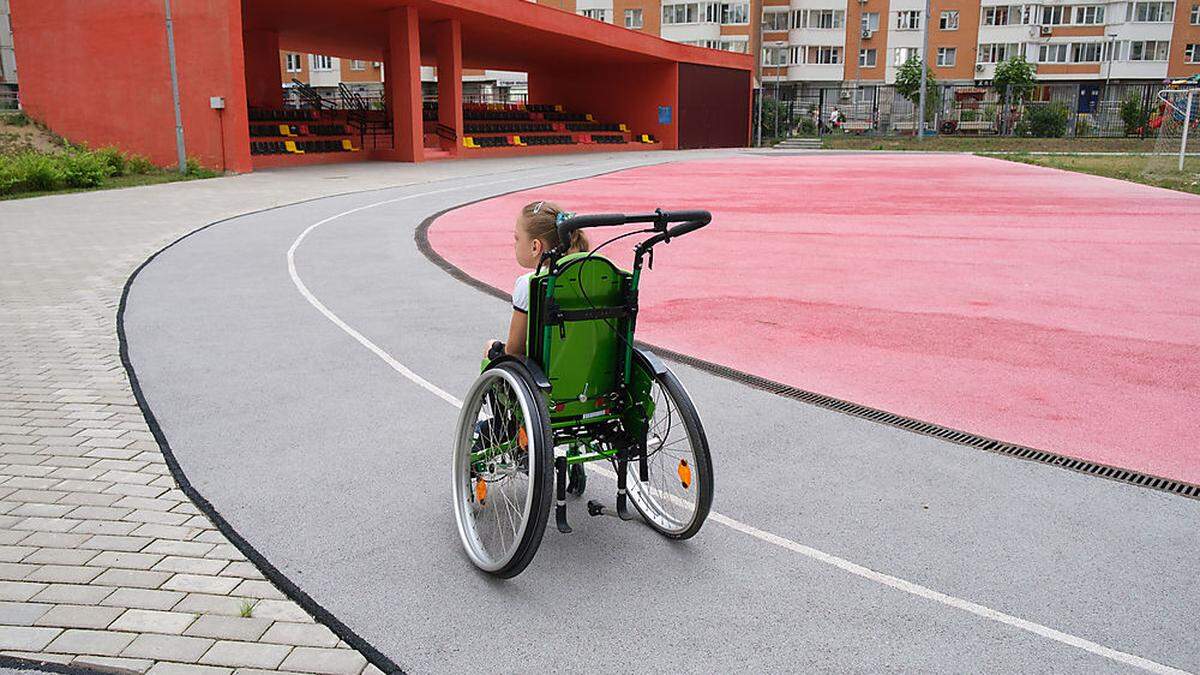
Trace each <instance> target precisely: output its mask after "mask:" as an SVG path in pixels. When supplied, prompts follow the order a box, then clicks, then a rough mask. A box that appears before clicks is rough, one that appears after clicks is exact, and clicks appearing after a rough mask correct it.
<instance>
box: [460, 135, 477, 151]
mask: <svg viewBox="0 0 1200 675" xmlns="http://www.w3.org/2000/svg"><path fill="white" fill-rule="evenodd" d="M463 147H467V148H478V147H479V146H478V145H475V138H474V137H473V136H463Z"/></svg>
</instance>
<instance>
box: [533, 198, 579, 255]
mask: <svg viewBox="0 0 1200 675" xmlns="http://www.w3.org/2000/svg"><path fill="white" fill-rule="evenodd" d="M559 214H567V212H566V211H565V210H563V208H562V207H561V206H559V205H558V204H555V203H554V202H548V201H539V202H530V203H528V204H526V205H525V208H523V209H521V227H524V228H525V232H526V233H527V234H528V235H529V237H530V238H531V239H540V240H541V242H542V243H543V244H545V245H546V248H547V249H552V248H555V247H557V246H558V245H559V244H560V243H561V242H559V240H558V220H559ZM567 215H570V214H567ZM563 217H567V216H566V215H564V216H563ZM586 250H588V240H587V237H586V236H585V235H584V234H583V231H582V230H575V231H574V232H572V233H571V241H570V242H569V243H568V245H567V253H580V252H583V251H586Z"/></svg>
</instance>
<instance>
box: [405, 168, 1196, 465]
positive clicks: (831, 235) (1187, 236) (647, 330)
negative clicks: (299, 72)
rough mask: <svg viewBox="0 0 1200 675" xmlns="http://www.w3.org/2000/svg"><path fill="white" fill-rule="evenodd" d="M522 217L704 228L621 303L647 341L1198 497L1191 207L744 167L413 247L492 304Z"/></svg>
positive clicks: (476, 208) (643, 178)
mask: <svg viewBox="0 0 1200 675" xmlns="http://www.w3.org/2000/svg"><path fill="white" fill-rule="evenodd" d="M536 199H553V200H556V201H558V202H560V203H561V204H562V205H563V206H564V207H566V208H568V209H569V210H573V211H578V212H581V213H587V212H602V213H607V212H633V211H646V210H652V209H653V208H654V207H655V206H662V207H664V208H680V209H682V208H706V209H711V210H712V211H713V215H714V221H713V225H712V226H711V227H709V228H708V229H706V230H704V231H702V232H701V233H699V234H696V235H692V236H690V237H687V238H685V239H682V240H678V241H677V242H675V243H672V244H671V246H670V247H669V248H668V247H663V250H662V251H660V252H659V256H658V261H657V262H658V264H657V267H656V270H655V273H653V274H649V275H648V276H647V277H646V280H645V282H644V283H643V285H642V287H643V291H642V303H643V306H645V307H648V308H649V309H648V311H644V312H643V313H642V314H641V316H640V318H639V336H640V337H641V339H643V340H646V341H648V342H650V343H652V344H656V345H660V346H663V347H667V348H669V349H672V350H675V351H678V352H682V353H685V354H690V355H692V356H696V357H699V358H701V359H705V360H708V361H712V362H716V363H720V364H723V365H727V366H731V367H733V368H735V369H738V370H742V371H745V372H750V373H753V374H755V375H759V376H762V377H766V378H768V379H772V380H775V381H782V382H784V383H786V384H790V385H793V386H797V387H801V388H804V389H808V390H810V391H816V392H818V393H822V394H827V395H830V396H834V397H837V398H841V399H846V400H850V401H854V402H856V403H862V404H865V405H869V406H871V407H874V408H881V409H884V410H887V411H890V412H894V413H898V414H901V415H905V416H908V417H915V418H918V419H922V420H926V421H931V422H936V423H939V424H943V425H946V426H950V427H954V428H957V429H962V430H965V431H971V432H974V433H978V434H981V435H984V436H990V437H993V438H998V439H1000V440H1004V441H1008V442H1013V443H1018V444H1022V445H1028V446H1032V447H1035V448H1040V449H1044V450H1050V451H1053V452H1057V453H1060V454H1064V455H1068V456H1072V457H1079V458H1083V459H1089V460H1093V461H1097V462H1100V463H1103V464H1109V465H1114V466H1119V467H1122V468H1130V469H1135V470H1139V471H1144V472H1147V473H1150V474H1154V475H1159V476H1165V477H1169V478H1177V479H1182V480H1185V481H1188V482H1191V483H1197V484H1200V416H1198V415H1197V414H1196V413H1197V411H1198V410H1200V197H1197V196H1193V195H1187V194H1183V193H1178V192H1172V191H1168V190H1163V189H1158V188H1152V187H1146V186H1142V185H1137V184H1134V183H1127V182H1123V181H1117V180H1111V179H1107V178H1098V177H1094V176H1087V175H1084V174H1078V173H1067V172H1062V171H1056V170H1053V169H1045V168H1040V167H1034V166H1028V165H1024V164H1017V163H1012V162H1006V161H1001V160H993V159H985V158H979V157H972V156H966V155H956V156H920V155H871V156H862V155H840V156H822V157H813V156H791V157H753V158H752V157H745V158H742V159H736V160H721V161H702V162H687V163H676V164H670V165H667V166H653V167H646V168H640V169H634V170H631V171H625V172H621V173H616V174H610V175H605V176H600V177H596V178H590V179H587V180H581V181H575V182H572V183H568V184H565V185H555V186H552V187H548V188H544V189H534V190H529V191H525V192H519V193H516V194H510V195H506V196H503V197H499V198H496V199H492V200H488V201H484V202H481V203H478V204H473V205H470V206H466V207H464V208H461V209H458V210H455V211H452V212H450V213H448V214H447V215H445V216H443V217H441V218H440V219H438V220H437V222H436V223H435V224H434V225H433V227H432V228H431V229H430V233H429V236H430V242H431V243H432V244H433V246H434V248H436V249H437V250H438V251H439V253H441V254H442V255H443V256H445V257H446V258H447V259H449V260H450V261H451V262H452V263H454V264H455V265H457V266H459V267H460V268H462V269H464V270H465V271H467V272H468V273H469V274H471V275H472V276H475V277H477V278H479V279H482V280H484V281H486V282H488V283H489V284H491V285H493V286H496V287H498V288H501V289H511V288H512V279H514V278H515V277H516V276H517V275H518V274H520V272H521V270H519V269H518V268H517V267H516V265H515V263H514V262H513V256H512V253H511V249H512V239H511V236H512V235H511V227H512V221H513V215H514V214H515V213H517V211H518V210H519V209H520V207H521V205H523V204H525V203H527V202H529V201H532V200H536ZM590 236H592V238H593V239H594V240H595V241H596V243H598V242H599V241H602V240H603V239H605V238H607V237H608V236H609V235H605V234H603V233H602V232H599V231H595V232H593V233H592V234H591V235H590ZM629 248H630V247H629V246H628V245H625V244H624V243H623V242H618V243H617V244H615V245H614V246H613V248H612V253H613V254H614V255H615V257H616V258H618V259H620V260H622V261H628V259H629V256H628V255H627V251H628V249H629ZM605 252H606V253H608V250H606V251H605Z"/></svg>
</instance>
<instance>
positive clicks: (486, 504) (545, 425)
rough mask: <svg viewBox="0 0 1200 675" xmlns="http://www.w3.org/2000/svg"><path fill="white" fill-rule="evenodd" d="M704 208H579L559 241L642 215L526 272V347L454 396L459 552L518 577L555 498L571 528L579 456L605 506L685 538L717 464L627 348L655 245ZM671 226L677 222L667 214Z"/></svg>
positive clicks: (708, 501) (668, 392)
mask: <svg viewBox="0 0 1200 675" xmlns="http://www.w3.org/2000/svg"><path fill="white" fill-rule="evenodd" d="M711 218H712V216H711V215H710V214H709V213H708V212H707V211H680V212H665V211H662V210H661V209H659V210H656V211H655V212H654V213H648V214H639V215H622V214H594V215H580V216H574V217H571V218H568V219H566V220H564V221H563V222H561V223H559V224H558V236H559V241H560V242H567V241H570V240H571V233H572V232H573V231H575V230H577V229H580V228H585V227H610V226H621V225H629V224H649V227H645V228H642V229H637V230H634V231H629V232H624V233H622V234H619V235H618V236H616V237H613V238H612V239H609V240H608V241H606V242H604V244H601V245H600V246H598V247H596V249H594V250H593V251H591V252H585V253H571V254H566V253H565V251H563V250H561V248H562V247H559V249H552V250H550V251H548V252H547V253H546V254H545V255H544V256H543V259H542V261H541V263H540V264H539V266H538V269H537V271H536V272H535V273H534V274H533V275H532V276H531V278H530V289H529V290H530V293H529V298H530V303H529V322H528V331H527V334H526V351H525V353H526V356H524V357H514V356H509V355H500V356H498V357H497V358H493V359H490V360H487V361H485V365H484V368H483V371H482V372H481V373H480V375H479V377H478V378H477V379H476V380H475V383H474V384H473V385H472V386H471V389H470V392H469V393H468V394H467V396H466V398H465V399H464V400H463V406H462V414H461V416H460V418H459V423H458V429H457V433H456V437H455V448H454V471H453V480H454V515H455V520H456V521H457V524H458V532H459V535H460V537H461V538H462V542H463V546H464V547H465V548H466V552H467V555H468V556H469V557H470V559H471V562H473V563H474V564H475V565H476V566H477V567H479V568H480V569H482V570H484V571H486V572H488V573H491V574H494V575H496V576H499V577H505V578H507V577H513V576H516V575H518V574H520V573H521V572H522V571H523V570H524V569H525V567H526V566H528V565H529V563H530V561H532V560H533V556H534V554H535V553H537V549H538V546H539V545H540V544H541V541H542V535H543V534H544V533H545V529H546V523H547V521H548V520H549V517H550V506H551V503H552V502H553V503H554V505H555V509H554V510H555V522H556V526H557V528H558V531H559V532H563V533H570V532H571V527H570V525H569V524H568V520H567V495H568V494H571V495H573V496H575V497H580V496H582V494H583V492H584V489H585V487H586V484H587V480H588V472H587V471H585V469H584V466H585V465H586V464H587V463H590V462H600V461H604V462H607V463H608V464H609V466H610V467H611V471H610V470H609V469H607V468H603V467H593V470H592V472H591V473H593V475H601V476H606V477H607V478H608V479H610V480H612V481H614V482H615V484H616V490H617V494H616V505H615V509H610V508H609V507H607V506H606V505H604V504H602V503H601V502H599V501H595V500H593V501H589V502H588V504H587V510H588V514H589V515H592V516H599V515H614V516H616V517H618V518H620V519H622V520H632V519H634V518H635V517H636V516H635V515H634V514H633V513H632V512H631V511H630V509H629V503H630V502H632V504H633V508H634V509H636V510H637V513H638V514H640V516H641V518H642V520H643V521H644V522H645V523H646V524H648V525H649V526H650V527H651V528H653V529H654V530H656V531H658V532H659V533H661V534H663V535H664V536H666V537H669V538H672V539H688V538H690V537H692V536H694V535H695V534H696V533H697V532H698V531H699V530H700V527H701V526H702V525H703V524H704V520H705V518H707V517H708V513H709V509H710V507H711V505H712V498H713V475H712V461H711V459H710V457H709V451H708V441H707V439H706V438H705V435H704V427H703V426H702V425H701V422H700V416H699V415H698V414H697V413H696V409H695V407H694V406H693V405H692V401H691V398H689V397H688V394H687V392H686V391H685V390H684V388H683V385H682V384H680V382H679V380H678V379H677V378H676V377H675V374H674V373H672V372H671V371H670V370H669V369H668V368H667V367H666V366H665V365H664V364H663V363H662V361H660V360H659V359H658V358H657V357H656V356H655V355H654V354H652V353H650V352H648V351H645V350H643V349H640V348H638V347H636V346H635V345H634V337H633V335H634V326H635V323H636V319H637V312H638V281H639V279H640V277H641V272H642V266H643V262H644V261H648V262H649V267H650V268H653V263H654V253H653V248H654V246H656V245H657V244H660V243H668V242H670V241H671V239H672V238H675V237H679V236H682V235H684V234H687V233H689V232H692V231H695V230H698V229H700V228H701V227H704V226H705V225H707V224H708V223H709V221H710V220H711ZM673 223H676V224H673ZM643 234H649V235H650V236H648V237H644V238H643V239H642V240H641V241H640V242H639V243H638V244H637V245H636V246H635V247H634V262H633V269H632V271H625V270H621V269H619V268H617V266H616V265H614V264H613V263H612V262H611V261H609V260H608V259H607V258H604V257H603V256H601V255H598V253H597V252H598V250H599V249H600V248H602V247H603V246H605V245H607V244H609V243H612V242H613V241H616V240H618V239H623V238H626V237H631V236H635V235H643Z"/></svg>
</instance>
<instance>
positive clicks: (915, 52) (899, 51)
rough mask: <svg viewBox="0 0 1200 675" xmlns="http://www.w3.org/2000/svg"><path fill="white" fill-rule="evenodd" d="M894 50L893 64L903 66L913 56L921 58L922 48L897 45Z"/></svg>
mask: <svg viewBox="0 0 1200 675" xmlns="http://www.w3.org/2000/svg"><path fill="white" fill-rule="evenodd" d="M892 52H893V54H892V65H893V66H902V65H904V63H905V62H906V61H908V60H909V59H911V58H913V57H916V58H921V50H920V49H919V48H917V47H897V48H896V49H893V50H892Z"/></svg>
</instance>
